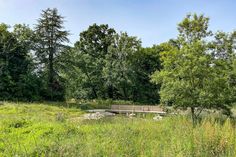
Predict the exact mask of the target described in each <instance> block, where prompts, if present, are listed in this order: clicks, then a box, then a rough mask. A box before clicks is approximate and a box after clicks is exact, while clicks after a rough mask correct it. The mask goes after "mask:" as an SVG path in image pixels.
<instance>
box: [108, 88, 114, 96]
mask: <svg viewBox="0 0 236 157" xmlns="http://www.w3.org/2000/svg"><path fill="white" fill-rule="evenodd" d="M108 97H109V99H113V97H114V95H113V86H112V85H110V86H109V87H108Z"/></svg>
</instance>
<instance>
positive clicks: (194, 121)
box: [191, 107, 196, 126]
mask: <svg viewBox="0 0 236 157" xmlns="http://www.w3.org/2000/svg"><path fill="white" fill-rule="evenodd" d="M191 116H192V123H193V126H195V123H196V117H195V108H194V107H191Z"/></svg>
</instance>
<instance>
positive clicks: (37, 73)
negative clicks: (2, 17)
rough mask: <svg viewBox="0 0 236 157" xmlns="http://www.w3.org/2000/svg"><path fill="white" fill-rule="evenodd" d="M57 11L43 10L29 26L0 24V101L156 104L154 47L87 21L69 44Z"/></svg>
mask: <svg viewBox="0 0 236 157" xmlns="http://www.w3.org/2000/svg"><path fill="white" fill-rule="evenodd" d="M63 22H64V18H63V17H62V16H61V15H59V13H58V11H57V9H46V10H44V11H43V12H42V14H41V17H40V18H39V19H38V21H36V24H35V27H34V28H33V29H31V28H30V27H29V26H28V25H26V24H16V25H15V26H13V27H10V26H9V25H7V24H3V23H2V24H1V25H0V68H1V69H0V78H1V79H0V99H1V100H21V101H22V100H24V101H36V100H51V101H60V100H65V99H69V98H76V99H95V98H102V99H107V98H109V99H124V100H133V101H140V102H150V103H158V102H159V96H158V90H159V85H154V84H152V83H150V81H149V80H150V78H149V77H150V75H151V74H152V73H153V72H154V71H155V70H157V69H160V68H161V66H160V60H159V52H160V51H161V47H160V46H153V47H151V48H142V46H141V41H140V40H139V39H138V38H137V37H133V36H129V35H128V34H127V33H123V32H121V33H117V32H116V31H115V30H114V29H113V28H110V27H109V26H108V25H107V24H101V25H97V24H93V25H91V26H89V28H88V29H87V30H85V31H83V32H81V34H80V38H79V40H78V41H77V42H76V43H75V44H74V46H68V45H69V39H68V35H69V31H67V30H66V29H65V28H64V27H63Z"/></svg>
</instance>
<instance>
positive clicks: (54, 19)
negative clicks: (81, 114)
mask: <svg viewBox="0 0 236 157" xmlns="http://www.w3.org/2000/svg"><path fill="white" fill-rule="evenodd" d="M63 19H64V18H63V17H62V16H61V15H59V13H58V11H57V9H55V8H54V9H50V8H48V9H46V10H43V12H42V14H41V18H39V19H38V24H37V25H36V36H37V39H36V40H37V44H36V50H37V51H36V55H37V57H38V59H39V63H40V65H41V67H42V69H43V73H44V74H45V75H46V78H47V82H46V83H47V90H46V91H47V92H46V95H45V98H47V99H49V100H59V99H62V98H63V97H64V87H63V84H62V82H61V81H60V77H59V75H58V72H57V69H56V68H55V67H56V64H57V63H59V62H60V55H61V54H62V52H64V51H65V48H66V47H67V46H66V45H65V43H67V42H69V39H68V38H67V37H68V35H69V32H68V31H66V30H64V26H63V23H64V20H63Z"/></svg>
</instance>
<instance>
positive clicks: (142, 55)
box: [132, 45, 164, 104]
mask: <svg viewBox="0 0 236 157" xmlns="http://www.w3.org/2000/svg"><path fill="white" fill-rule="evenodd" d="M161 51H164V47H161V46H160V45H154V46H152V47H147V48H141V49H140V50H139V51H138V53H136V54H135V55H134V58H133V61H132V65H133V67H134V68H133V69H134V70H135V85H134V87H135V95H134V96H133V100H134V101H139V102H144V103H154V104H158V103H159V101H160V98H159V93H158V92H159V90H160V84H153V83H151V82H150V75H151V74H153V73H154V72H155V71H156V70H159V71H160V70H161V69H162V67H161V61H160V52H161Z"/></svg>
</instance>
